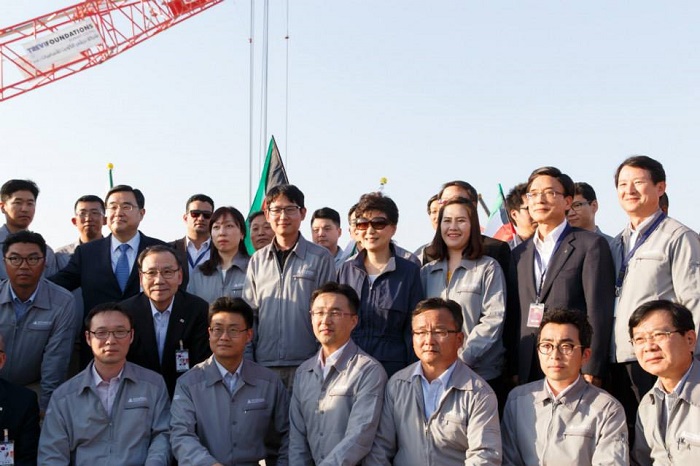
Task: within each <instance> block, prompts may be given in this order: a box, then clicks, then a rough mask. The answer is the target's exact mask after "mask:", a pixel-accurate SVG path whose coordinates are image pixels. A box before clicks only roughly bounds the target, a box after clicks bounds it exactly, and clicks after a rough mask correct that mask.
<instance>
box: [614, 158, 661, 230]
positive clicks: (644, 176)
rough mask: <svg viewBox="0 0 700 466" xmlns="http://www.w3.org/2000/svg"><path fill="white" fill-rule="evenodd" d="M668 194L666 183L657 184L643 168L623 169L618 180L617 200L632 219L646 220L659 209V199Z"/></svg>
mask: <svg viewBox="0 0 700 466" xmlns="http://www.w3.org/2000/svg"><path fill="white" fill-rule="evenodd" d="M664 192H666V183H665V182H664V181H660V182H658V183H656V184H654V182H653V181H652V179H651V174H650V173H649V171H648V170H645V169H643V168H637V167H631V166H629V165H627V166H624V167H622V169H621V170H620V174H619V176H618V179H617V199H618V201H619V202H620V206H621V207H622V209H623V210H624V211H625V212H627V214H628V215H629V216H630V218H638V219H644V218H647V217H649V216H650V215H653V214H654V212H656V211H657V210H658V209H659V197H660V196H661V195H662V194H663V193H664Z"/></svg>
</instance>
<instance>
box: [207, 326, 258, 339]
mask: <svg viewBox="0 0 700 466" xmlns="http://www.w3.org/2000/svg"><path fill="white" fill-rule="evenodd" d="M248 330H250V328H248V327H246V328H244V329H237V328H233V327H232V328H226V329H225V328H222V327H214V328H212V327H209V331H210V332H211V336H213V337H214V338H221V337H222V336H223V335H224V333H226V335H228V337H229V338H231V339H236V338H240V337H241V336H242V335H243V334H244V333H246V332H247V331H248Z"/></svg>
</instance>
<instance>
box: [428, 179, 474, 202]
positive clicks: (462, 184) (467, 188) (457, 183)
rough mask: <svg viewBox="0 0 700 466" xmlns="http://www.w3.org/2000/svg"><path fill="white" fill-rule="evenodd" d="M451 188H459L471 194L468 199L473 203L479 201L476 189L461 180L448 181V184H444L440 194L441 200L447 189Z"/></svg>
mask: <svg viewBox="0 0 700 466" xmlns="http://www.w3.org/2000/svg"><path fill="white" fill-rule="evenodd" d="M450 186H457V187H458V188H461V189H463V190H465V191H466V192H467V193H468V194H469V197H468V198H467V199H468V200H470V201H472V202H477V201H478V200H479V193H478V192H477V191H476V188H474V186H472V185H470V184H469V183H467V182H466V181H461V180H455V181H448V182H447V183H445V184H443V185H442V188H440V192H439V193H438V197H439V198H440V199H442V193H443V192H444V191H445V189H447V188H449V187H450Z"/></svg>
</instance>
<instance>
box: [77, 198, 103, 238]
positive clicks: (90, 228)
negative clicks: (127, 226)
mask: <svg viewBox="0 0 700 466" xmlns="http://www.w3.org/2000/svg"><path fill="white" fill-rule="evenodd" d="M106 223H107V219H106V217H105V213H104V212H103V211H102V206H101V205H100V203H99V202H83V201H80V202H78V204H77V205H76V206H75V217H73V225H75V227H76V228H77V229H78V232H79V233H80V239H81V241H83V242H84V243H85V242H87V241H92V240H93V239H97V238H101V237H102V227H103V226H104V225H105V224H106Z"/></svg>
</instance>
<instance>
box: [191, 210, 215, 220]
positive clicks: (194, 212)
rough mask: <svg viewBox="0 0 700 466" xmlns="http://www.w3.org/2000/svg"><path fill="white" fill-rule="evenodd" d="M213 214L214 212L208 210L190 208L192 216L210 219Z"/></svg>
mask: <svg viewBox="0 0 700 466" xmlns="http://www.w3.org/2000/svg"><path fill="white" fill-rule="evenodd" d="M212 214H213V212H209V211H208V210H190V217H192V218H199V217H204V218H205V219H207V220H209V219H210V218H211V216H212Z"/></svg>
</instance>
